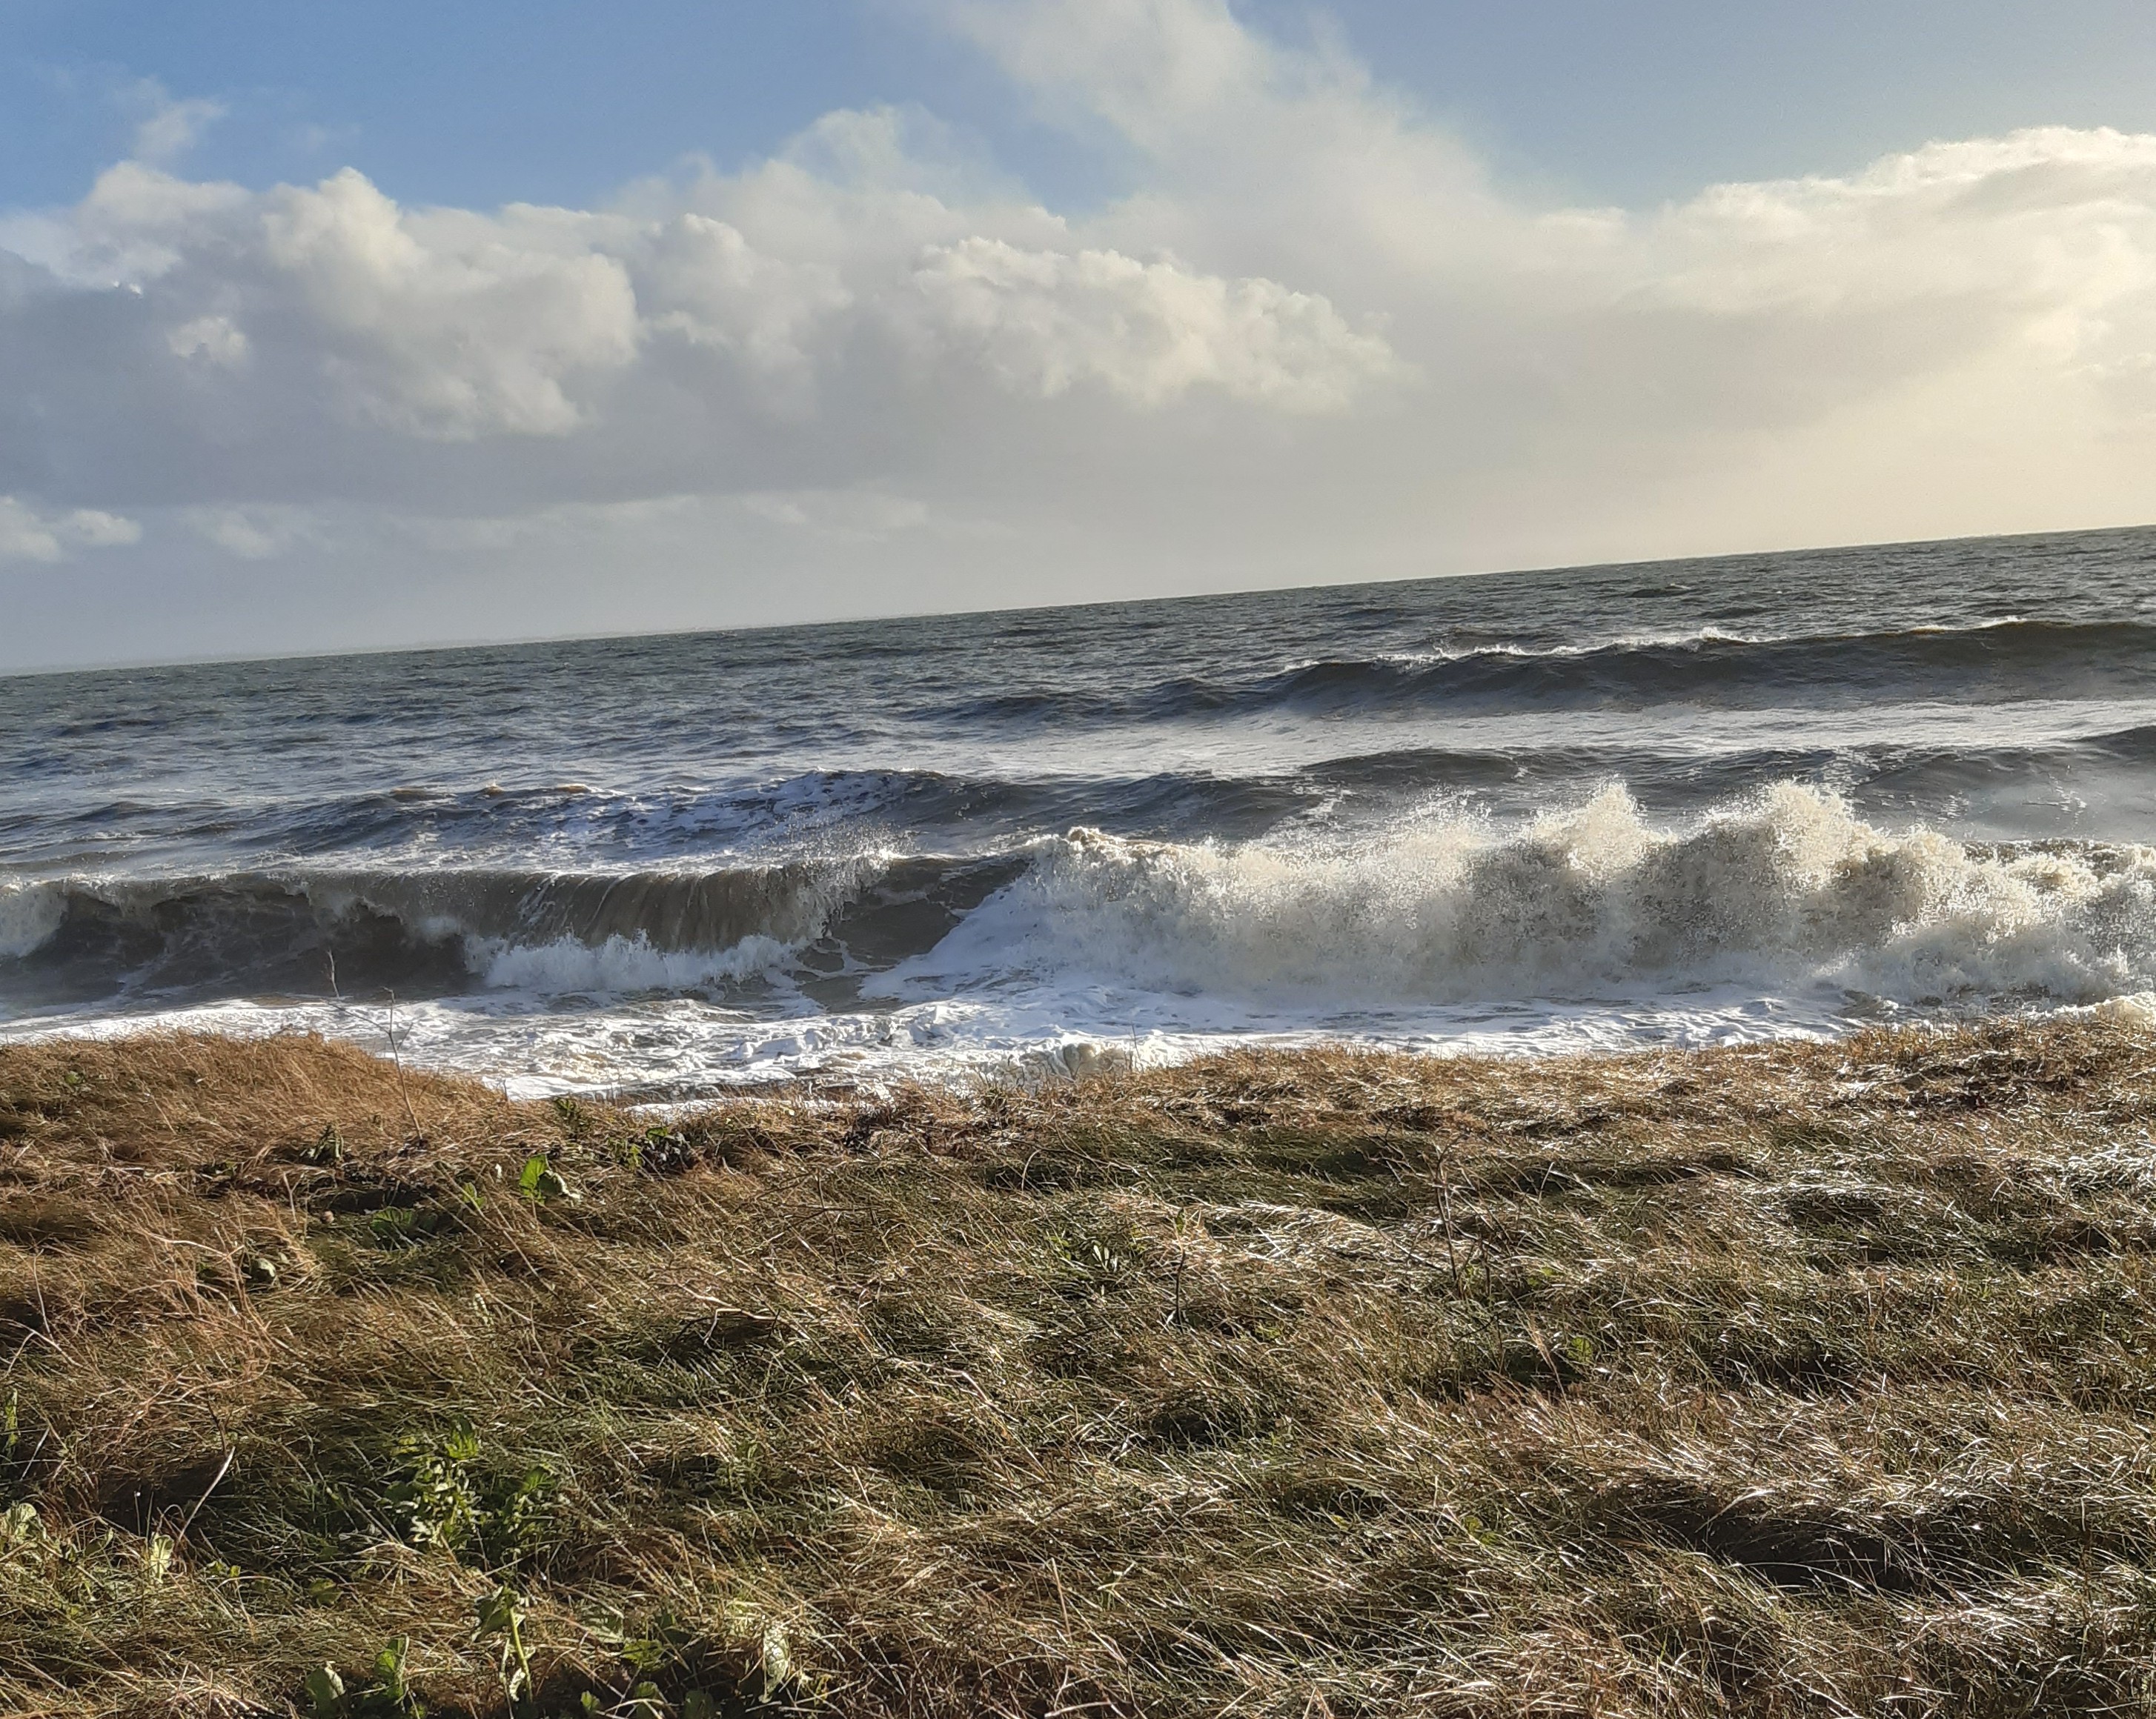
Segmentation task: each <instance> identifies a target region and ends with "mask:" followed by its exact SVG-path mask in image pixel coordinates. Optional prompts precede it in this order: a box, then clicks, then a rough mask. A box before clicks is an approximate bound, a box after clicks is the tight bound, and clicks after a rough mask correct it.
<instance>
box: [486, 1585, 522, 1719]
mask: <svg viewBox="0 0 2156 1719" xmlns="http://www.w3.org/2000/svg"><path fill="white" fill-rule="evenodd" d="M474 1604H475V1609H476V1610H477V1611H478V1613H479V1621H478V1623H477V1624H476V1626H475V1629H474V1630H473V1634H475V1636H476V1637H477V1638H478V1639H480V1640H481V1641H485V1640H487V1639H490V1638H491V1637H494V1636H500V1638H501V1639H500V1646H499V1648H498V1650H497V1652H498V1655H499V1658H498V1660H497V1661H496V1663H497V1665H499V1667H500V1673H501V1686H502V1690H503V1691H504V1693H506V1695H507V1696H508V1697H509V1705H510V1707H511V1710H512V1711H514V1710H516V1709H519V1708H521V1706H523V1704H524V1698H525V1696H526V1694H527V1693H528V1692H529V1691H530V1690H531V1649H530V1648H528V1647H527V1646H526V1645H525V1641H524V1619H525V1607H524V1599H523V1596H521V1594H519V1593H517V1591H516V1589H515V1588H511V1586H510V1585H509V1584H508V1583H506V1582H505V1583H502V1584H501V1586H500V1587H499V1588H495V1590H494V1592H493V1593H489V1594H485V1595H483V1596H481V1597H480V1598H479V1599H478V1600H477V1601H475V1603H474Z"/></svg>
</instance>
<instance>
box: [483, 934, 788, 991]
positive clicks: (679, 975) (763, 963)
mask: <svg viewBox="0 0 2156 1719" xmlns="http://www.w3.org/2000/svg"><path fill="white" fill-rule="evenodd" d="M798 949H799V945H798V944H794V943H783V942H779V941H778V939H776V938H773V937H764V936H750V937H744V938H742V941H741V942H738V943H736V944H735V945H733V947H731V948H728V949H720V950H711V951H703V950H682V949H658V948H654V947H652V945H651V943H650V942H649V941H648V940H647V939H646V938H645V937H644V936H643V935H642V934H641V933H639V935H637V936H634V937H619V936H617V937H608V939H607V940H606V941H605V942H603V943H600V944H598V945H596V946H593V945H592V944H588V943H583V942H577V940H575V939H574V938H570V937H563V938H561V939H559V940H557V941H556V942H551V943H542V944H538V945H536V946H535V945H531V944H513V943H506V942H501V941H500V940H499V939H496V938H490V937H486V938H471V939H469V940H468V941H467V942H466V944H465V964H466V965H467V966H468V967H470V970H471V971H472V972H473V973H474V974H475V975H476V976H477V977H478V978H480V979H481V980H483V981H484V982H485V983H486V984H488V985H490V986H491V987H494V988H496V989H502V990H508V989H514V990H521V991H535V992H539V993H543V994H549V995H562V994H565V993H566V994H592V993H608V992H639V991H693V990H699V989H702V988H706V987H708V986H712V985H720V984H726V983H739V982H740V981H742V980H743V979H747V978H754V977H755V976H757V974H759V973H765V972H778V971H781V970H783V969H784V968H785V967H788V966H789V965H791V964H792V962H793V957H794V956H795V954H796V953H797V952H798Z"/></svg>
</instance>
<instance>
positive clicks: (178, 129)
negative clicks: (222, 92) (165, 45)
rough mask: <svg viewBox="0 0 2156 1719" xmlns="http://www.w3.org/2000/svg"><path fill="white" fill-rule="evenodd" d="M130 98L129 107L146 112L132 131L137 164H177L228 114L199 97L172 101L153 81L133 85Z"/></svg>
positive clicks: (161, 86)
mask: <svg viewBox="0 0 2156 1719" xmlns="http://www.w3.org/2000/svg"><path fill="white" fill-rule="evenodd" d="M132 94H133V96H134V100H133V103H132V105H135V106H136V107H137V108H138V109H146V110H147V111H146V112H145V113H144V114H143V116H142V118H141V121H139V122H137V124H136V127H135V159H136V160H137V161H141V162H172V161H176V160H177V159H178V158H179V157H181V156H183V155H185V154H186V153H187V151H189V150H190V149H192V148H193V147H194V146H195V143H196V141H198V139H199V138H200V137H201V136H202V134H203V132H204V131H207V130H208V128H209V127H210V126H213V125H215V124H216V123H217V122H218V121H219V120H221V119H223V117H224V116H225V115H226V113H227V112H228V109H227V108H226V106H225V105H224V104H223V102H221V101H211V100H207V99H205V98H203V97H202V96H193V97H190V98H189V99H187V100H174V99H173V98H172V96H171V95H169V94H167V91H166V90H165V87H164V85H162V84H160V83H158V82H157V80H155V79H154V78H151V79H146V80H143V81H142V82H141V83H140V84H138V85H136V86H135V89H134V90H133V92H132Z"/></svg>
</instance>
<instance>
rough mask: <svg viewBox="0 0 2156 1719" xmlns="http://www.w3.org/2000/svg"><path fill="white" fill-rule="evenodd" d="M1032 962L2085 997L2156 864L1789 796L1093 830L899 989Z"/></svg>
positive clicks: (1169, 971) (1346, 976) (2061, 999)
mask: <svg viewBox="0 0 2156 1719" xmlns="http://www.w3.org/2000/svg"><path fill="white" fill-rule="evenodd" d="M1020 971H1023V972H1028V973H1029V974H1031V975H1033V976H1034V977H1035V978H1040V977H1043V976H1046V975H1049V974H1062V975H1065V976H1066V977H1068V978H1075V977H1076V976H1080V975H1094V976H1100V977H1103V978H1110V979H1112V980H1114V981H1116V982H1119V983H1128V984H1135V985H1137V986H1140V987H1142V988H1146V989H1147V990H1151V991H1155V992H1160V993H1169V994H1180V995H1184V996H1193V997H1195V996H1214V995H1219V996H1234V997H1240V998H1253V997H1260V998H1262V997H1272V998H1280V999H1281V1000H1283V1001H1288V1000H1292V999H1302V1000H1304V1001H1306V1002H1307V1001H1314V1000H1317V999H1322V1000H1323V1002H1324V1003H1326V1004H1327V1006H1329V1007H1330V1008H1332V1009H1335V1010H1337V1009H1339V1008H1343V1007H1344V1008H1354V1007H1358V1006H1364V1007H1368V1008H1386V1009H1390V1008H1398V1007H1399V1006H1400V1005H1402V1004H1412V1003H1417V1002H1424V1003H1451V1002H1459V1001H1463V1000H1468V999H1474V998H1493V997H1512V998H1521V997H1536V996H1547V997H1565V996H1579V995H1582V994H1595V993H1607V992H1608V991H1609V990H1611V989H1613V988H1614V989H1617V990H1620V991H1622V990H1625V989H1627V988H1633V987H1637V986H1644V985H1653V986H1655V987H1656V988H1660V989H1664V990H1666V989H1667V988H1669V987H1670V986H1671V983H1673V982H1674V983H1676V984H1677V985H1679V986H1680V987H1681V986H1682V985H1684V984H1686V983H1697V984H1702V985H1704V984H1710V983H1723V982H1728V981H1732V980H1739V979H1745V978H1758V979H1762V980H1765V979H1772V980H1773V981H1774V982H1775V983H1788V982H1789V981H1791V980H1795V981H1798V982H1799V983H1814V984H1828V985H1833V986H1838V987H1841V988H1850V989H1857V990H1861V991H1864V992H1867V993H1873V994H1875V995H1876V996H1879V997H1882V998H1890V999H1892V1000H1895V1001H1897V1002H1902V1003H1913V1004H1920V1005H1930V1004H1938V1003H1953V1002H1955V1001H1957V1000H1974V999H1977V998H1989V999H2010V998H2022V999H2026V1000H2028V1001H2030V1002H2032V1003H2040V1002H2045V1001H2051V1002H2058V1003H2089V1002H2094V1001H2098V1000H2101V999H2103V998H2110V997H2115V996H2120V995H2124V994H2128V993H2135V992H2139V991H2143V990H2146V989H2148V988H2150V987H2151V986H2152V984H2156V849H2148V848H2143V847H2134V846H2121V845H2104V844H2067V843H2055V844H2028V845H2019V846H2017V845H2012V844H2002V845H1999V846H1995V847H1990V848H1984V847H1971V846H1964V845H1963V844H1959V843H1957V842H1955V841H1953V840H1952V839H1949V838H1948V837H1946V836H1944V835H1942V834H1938V833H1936V832H1931V831H1926V830H1917V831H1914V832H1912V833H1907V834H1892V833H1889V832H1887V831H1886V830H1883V829H1878V828H1876V827H1875V826H1873V825H1871V824H1866V822H1864V821H1863V820H1861V818H1858V817H1857V816H1856V814H1855V813H1853V812H1851V809H1850V808H1849V807H1848V806H1847V805H1846V804H1845V803H1844V802H1843V801H1842V800H1840V798H1837V797H1835V796H1834V795H1832V794H1830V793H1824V792H1821V791H1819V790H1817V789H1814V788H1804V787H1799V786H1796V785H1794V784H1788V783H1784V784H1782V785H1780V786H1778V787H1775V788H1771V789H1768V790H1767V791H1766V792H1765V793H1763V794H1761V795H1758V796H1757V797H1755V798H1751V799H1748V800H1747V801H1744V802H1743V803H1738V804H1734V805H1730V806H1727V807H1724V808H1722V809H1720V810H1718V811H1717V812H1715V813H1712V814H1711V815H1708V816H1707V817H1705V818H1701V819H1699V820H1697V821H1695V822H1693V823H1692V824H1689V825H1687V826H1686V827H1684V828H1682V829H1676V830H1674V831H1669V830H1658V829H1654V828H1652V827H1650V824H1649V823H1648V822H1647V820H1646V819H1645V818H1644V817H1643V816H1642V815H1641V813H1640V810H1639V808H1638V807H1637V806H1636V804H1635V803H1634V801H1633V800H1632V798H1631V797H1630V794H1629V793H1627V792H1626V791H1625V789H1623V788H1610V789H1609V790H1607V791H1605V792H1604V793H1601V794H1600V795H1599V796H1598V797H1597V798H1594V799H1593V800H1592V801H1590V802H1589V803H1587V804H1586V805H1584V806H1583V807H1580V808H1578V809H1575V810H1573V811H1570V812H1568V813H1562V814H1553V815H1550V816H1546V817H1544V818H1542V819H1541V820H1539V821H1538V822H1537V823H1536V824H1533V825H1532V827H1531V828H1529V829H1526V830H1524V831H1522V832H1519V833H1517V834H1511V835H1501V834H1493V833H1492V832H1491V831H1490V830H1489V829H1487V828H1486V826H1483V825H1481V824H1477V823H1476V822H1474V821H1472V820H1468V819H1451V818H1435V819H1430V820H1426V821H1423V822H1419V823H1415V824H1409V825H1406V826H1404V827H1399V828H1396V829H1393V830H1392V831H1390V832H1389V833H1388V834H1385V835H1383V837H1381V838H1378V839H1373V840H1367V841H1363V842H1360V843H1357V844H1332V845H1329V846H1328V845H1325V844H1315V843H1313V844H1300V845H1290V844H1277V843H1252V844H1240V845H1229V844H1214V843H1199V844H1176V843H1163V842H1144V841H1135V840H1129V839H1121V838H1117V837H1113V836H1108V835H1103V834H1100V833H1098V832H1096V831H1091V830H1082V829H1081V830H1076V831H1073V832H1072V833H1071V834H1070V835H1069V836H1068V837H1066V838H1063V839H1057V840H1055V841H1052V842H1050V843H1047V844H1043V846H1042V848H1041V849H1040V851H1039V853H1038V854H1037V855H1036V857H1035V859H1034V863H1033V865H1031V866H1030V867H1029V870H1027V871H1026V872H1025V873H1024V875H1021V876H1020V877H1019V878H1017V879H1016V880H1014V881H1013V882H1012V883H1011V884H1010V885H1008V886H1007V887H1005V888H1004V890H1001V891H999V892H998V894H997V895H994V896H993V898H991V899H990V900H989V901H987V902H985V903H984V904H983V906H981V907H980V908H979V909H978V910H977V911H975V912H974V913H973V914H972V915H971V916H969V917H968V919H967V920H966V921H965V922H964V923H963V924H962V925H961V926H959V927H958V928H957V930H956V931H953V933H952V936H950V937H949V938H947V940H945V942H943V943H942V945H941V946H940V947H938V948H937V949H936V950H935V951H934V952H932V953H931V954H930V955H928V956H927V957H923V958H921V959H919V960H916V961H915V962H910V963H908V964H906V966H905V967H901V969H900V970H899V971H898V972H896V973H895V974H893V975H892V976H891V979H890V981H889V988H891V989H892V990H893V991H894V992H895V993H897V994H905V993H906V992H907V991H908V990H910V989H911V988H914V987H916V986H919V985H923V984H927V985H933V984H936V983H948V982H950V981H951V980H952V979H954V978H971V979H973V980H976V981H978V980H982V979H987V978H993V977H995V976H996V975H998V974H1001V973H1013V972H1020Z"/></svg>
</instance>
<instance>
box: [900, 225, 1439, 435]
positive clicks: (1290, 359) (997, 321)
mask: <svg viewBox="0 0 2156 1719" xmlns="http://www.w3.org/2000/svg"><path fill="white" fill-rule="evenodd" d="M913 280H914V284H915V285H916V287H917V288H918V289H919V290H920V293H921V299H922V302H923V308H924V311H925V315H924V317H923V322H924V326H925V328H926V329H927V331H931V332H932V336H934V337H935V338H936V339H937V341H939V342H940V343H941V344H943V345H945V346H949V347H951V348H952V349H955V350H957V351H971V352H973V353H976V354H977V355H978V357H979V358H980V359H981V361H982V362H983V363H984V364H985V365H986V366H987V367H988V369H989V370H990V371H991V372H993V374H994V375H995V376H996V377H998V379H1000V380H1001V381H1003V382H1005V383H1006V384H1008V385H1009V386H1010V387H1013V388H1014V389H1016V390H1018V391H1020V392H1023V393H1037V394H1039V395H1042V396H1044V397H1046V398H1054V397H1055V396H1056V395H1058V394H1060V393H1064V392H1065V390H1067V389H1069V388H1070V387H1072V386H1073V385H1074V384H1077V383H1081V382H1086V381H1097V382H1101V383H1102V384H1104V385H1105V386H1106V387H1107V388H1108V389H1109V390H1110V391H1111V393H1116V394H1117V395H1120V396H1122V398H1125V399H1127V400H1129V401H1132V402H1134V403H1137V404H1140V405H1143V406H1161V405H1164V404H1166V403H1168V402H1169V401H1172V400H1174V399H1176V398H1179V397H1180V396H1181V395H1183V393H1187V392H1188V390H1190V389H1191V388H1193V387H1208V386H1209V387H1218V388H1219V389H1220V390H1222V391H1223V392H1224V393H1227V394H1229V395H1230V396H1232V397H1234V398H1236V399H1238V400H1242V401H1245V402H1250V403H1257V404H1270V405H1278V406H1281V407H1283V408H1286V409H1288V410H1290V411H1337V410H1340V409H1342V408H1346V407H1347V405H1348V404H1349V403H1351V402H1352V401H1353V399H1354V398H1355V396H1356V395H1357V394H1358V393H1360V392H1361V391H1362V390H1363V388H1364V387H1365V386H1366V385H1367V384H1368V383H1369V382H1372V381H1373V380H1374V379H1378V378H1381V377H1387V376H1389V375H1391V374H1393V373H1394V372H1396V371H1397V369H1398V368H1399V367H1398V365H1397V363H1396V362H1395V360H1394V356H1393V353H1392V351H1391V350H1390V349H1389V347H1388V346H1386V344H1385V342H1384V340H1383V337H1382V336H1378V335H1377V334H1374V333H1371V332H1367V331H1365V332H1358V331H1355V330H1354V329H1352V328H1351V327H1349V326H1348V325H1347V321H1346V320H1345V319H1344V318H1343V317H1342V316H1340V314H1339V313H1338V312H1337V310H1334V309H1333V308H1332V305H1330V304H1328V303H1327V302H1326V300H1324V299H1323V298H1322V297H1318V296H1316V295H1312V294H1308V293H1299V292H1291V291H1290V290H1288V289H1287V288H1286V287H1284V286H1281V285H1280V284H1279V283H1278V282H1276V281H1271V280H1234V281H1230V280H1222V279H1221V278H1220V277H1219V276H1218V275H1196V274H1193V273H1191V272H1189V271H1188V270H1187V269H1181V268H1178V266H1176V264H1174V263H1173V262H1171V261H1166V260H1163V261H1158V262H1152V263H1142V262H1139V261H1138V260H1137V259H1136V258H1134V257H1127V256H1125V255H1123V254H1122V253H1121V252H1120V251H1112V250H1081V251H1079V252H1077V253H1075V254H1071V253H1068V252H1059V251H1039V250H1021V249H1019V248H1018V247H1016V246H1014V245H1012V244H1006V243H1004V241H1003V240H1001V239H984V238H979V237H975V238H972V239H962V240H961V241H960V242H959V243H958V244H952V245H937V246H934V247H932V248H931V249H929V250H928V251H927V253H925V254H923V256H922V258H921V261H920V263H919V264H916V267H915V269H914V271H913Z"/></svg>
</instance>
